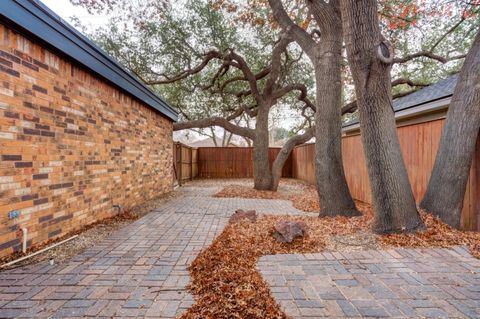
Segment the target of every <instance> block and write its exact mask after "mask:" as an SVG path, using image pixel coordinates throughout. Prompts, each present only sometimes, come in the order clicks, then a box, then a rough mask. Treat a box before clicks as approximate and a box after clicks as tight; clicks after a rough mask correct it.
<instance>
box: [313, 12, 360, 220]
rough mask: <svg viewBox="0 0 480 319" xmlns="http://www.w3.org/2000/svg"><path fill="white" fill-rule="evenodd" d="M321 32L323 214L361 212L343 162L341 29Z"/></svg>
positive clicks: (319, 177)
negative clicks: (348, 183) (350, 188)
mask: <svg viewBox="0 0 480 319" xmlns="http://www.w3.org/2000/svg"><path fill="white" fill-rule="evenodd" d="M333 24H334V25H332V27H334V26H335V25H336V26H337V28H335V29H336V30H335V31H333V30H332V31H328V30H327V32H322V35H323V34H325V35H326V36H324V37H322V46H321V47H319V48H318V49H317V52H316V57H315V61H314V66H315V79H316V83H317V85H316V87H317V91H316V100H317V110H316V112H315V126H316V134H315V177H316V181H317V191H318V197H319V202H320V216H339V215H341V216H357V215H360V213H359V212H358V210H357V209H356V207H355V202H354V201H353V198H352V196H351V194H350V191H349V189H348V185H347V181H346V178H345V172H344V169H343V162H342V136H341V135H342V123H341V114H340V112H341V105H342V104H341V98H342V96H341V94H342V93H341V92H342V79H341V69H340V61H341V58H342V55H341V54H342V52H341V50H342V33H341V24H340V21H338V22H337V23H333ZM322 31H323V30H322Z"/></svg>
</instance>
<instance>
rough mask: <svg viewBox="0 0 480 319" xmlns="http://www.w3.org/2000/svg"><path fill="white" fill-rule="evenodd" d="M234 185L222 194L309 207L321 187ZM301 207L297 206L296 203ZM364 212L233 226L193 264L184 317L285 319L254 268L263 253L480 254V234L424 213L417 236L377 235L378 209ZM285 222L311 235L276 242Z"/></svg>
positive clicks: (315, 201)
mask: <svg viewBox="0 0 480 319" xmlns="http://www.w3.org/2000/svg"><path fill="white" fill-rule="evenodd" d="M239 186H240V185H232V186H229V187H226V188H224V189H223V190H222V192H220V193H219V194H218V193H217V194H216V195H217V196H218V197H227V195H228V196H233V197H245V196H247V195H249V196H251V197H249V198H275V199H278V198H283V199H290V200H293V202H294V203H295V199H292V197H293V196H297V197H296V199H297V203H302V205H303V206H302V207H304V208H305V209H307V210H308V211H318V209H319V208H318V199H317V198H316V191H314V189H313V190H311V189H310V190H309V191H305V188H304V189H303V190H302V193H299V194H287V196H288V198H286V197H285V193H283V194H276V195H274V194H272V192H266V191H254V190H252V189H249V190H248V191H247V190H246V187H245V186H241V187H239ZM297 208H298V207H297ZM357 208H358V209H359V210H360V211H361V212H362V213H363V215H362V216H358V217H352V218H346V217H324V218H318V217H308V216H300V217H297V216H271V215H263V216H260V217H259V218H258V219H257V221H256V222H250V221H247V220H244V221H241V222H238V223H235V224H229V225H227V226H226V228H225V230H224V231H223V232H222V234H221V235H220V236H219V237H218V238H217V239H216V240H215V241H214V242H213V243H212V245H211V246H210V247H208V248H207V249H206V250H204V251H203V252H202V253H201V254H200V255H199V256H198V257H197V258H196V259H195V261H194V262H193V263H192V265H191V266H190V273H191V276H192V284H191V285H190V290H191V292H192V293H193V294H194V295H195V299H196V302H195V304H194V305H193V306H192V307H191V308H190V309H189V310H188V311H187V312H186V313H185V314H183V316H182V318H185V319H186V318H286V315H285V313H283V312H282V311H281V310H280V308H279V307H278V305H277V304H276V302H275V300H274V299H273V298H272V296H271V294H270V291H269V288H268V286H267V285H266V283H265V282H264V281H263V279H262V278H261V275H260V274H259V273H258V271H257V270H256V268H255V265H256V262H257V260H258V258H259V257H260V256H262V255H271V254H280V253H306V252H320V251H322V250H357V249H376V248H380V249H381V248H384V249H388V248H393V247H411V248H412V247H450V246H455V245H467V246H469V248H470V251H471V253H472V255H474V256H475V257H477V258H480V233H478V232H465V231H459V230H455V229H452V228H451V227H449V226H448V225H446V224H444V223H443V222H441V221H440V220H439V219H438V218H436V217H434V216H432V215H431V214H428V213H426V212H421V213H420V214H421V217H422V219H423V221H424V223H425V225H426V226H427V229H426V230H425V231H422V232H418V233H416V234H389V235H376V234H373V233H372V231H371V226H372V223H373V212H372V208H371V206H370V205H367V204H365V203H357ZM280 220H290V221H297V222H303V223H304V224H305V225H307V232H306V233H307V235H306V236H305V237H304V238H303V239H297V240H296V241H295V242H294V243H292V244H280V243H277V242H276V241H275V240H274V239H273V236H272V232H273V226H274V225H275V223H276V222H278V221H280Z"/></svg>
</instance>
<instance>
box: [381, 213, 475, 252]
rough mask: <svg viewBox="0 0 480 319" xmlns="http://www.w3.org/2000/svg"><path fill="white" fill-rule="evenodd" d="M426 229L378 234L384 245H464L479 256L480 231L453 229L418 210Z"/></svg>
mask: <svg viewBox="0 0 480 319" xmlns="http://www.w3.org/2000/svg"><path fill="white" fill-rule="evenodd" d="M420 215H421V217H422V220H423V222H424V223H425V226H426V227H427V229H426V230H425V231H420V232H417V233H412V234H403V233H402V234H389V235H382V236H379V240H380V243H381V244H382V245H383V246H386V247H451V246H455V245H466V246H468V247H469V248H470V252H471V253H472V255H473V256H475V257H477V258H480V232H471V231H460V230H457V229H453V228H451V227H450V226H448V225H447V224H445V223H444V222H442V221H441V220H440V219H438V218H437V217H435V216H433V215H432V214H429V213H426V212H423V211H422V212H420Z"/></svg>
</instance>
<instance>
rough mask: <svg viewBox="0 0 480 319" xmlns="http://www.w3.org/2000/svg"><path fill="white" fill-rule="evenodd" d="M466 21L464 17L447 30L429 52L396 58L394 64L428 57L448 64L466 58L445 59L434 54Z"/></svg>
mask: <svg viewBox="0 0 480 319" xmlns="http://www.w3.org/2000/svg"><path fill="white" fill-rule="evenodd" d="M464 21H465V18H464V17H462V18H460V20H459V21H458V22H457V23H455V24H454V25H453V26H452V27H451V28H450V29H448V30H447V32H445V33H444V34H442V35H441V36H440V37H439V38H438V39H437V41H435V43H434V44H433V45H432V46H431V48H430V49H429V50H424V51H419V52H416V53H413V54H408V55H406V56H404V57H402V58H395V59H393V63H405V62H408V61H411V60H413V59H416V58H419V57H426V58H429V59H432V60H436V61H438V62H440V63H447V62H449V61H454V60H459V59H463V58H465V57H466V56H467V55H466V54H460V55H456V56H452V57H444V56H441V55H438V54H435V53H433V52H434V51H435V49H436V48H437V47H438V45H439V44H440V43H441V42H442V41H443V40H444V39H445V38H446V37H447V36H448V35H449V34H451V33H452V32H454V31H455V30H456V29H457V28H458V27H459V26H460V25H461V24H462V23H463V22H464Z"/></svg>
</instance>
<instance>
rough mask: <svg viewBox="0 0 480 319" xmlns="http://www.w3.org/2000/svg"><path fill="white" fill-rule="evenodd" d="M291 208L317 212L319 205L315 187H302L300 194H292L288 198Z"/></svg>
mask: <svg viewBox="0 0 480 319" xmlns="http://www.w3.org/2000/svg"><path fill="white" fill-rule="evenodd" d="M288 199H289V200H291V201H292V205H293V207H295V208H296V209H299V210H301V211H304V212H319V211H320V203H319V201H318V193H317V190H316V189H315V186H304V187H303V190H302V192H301V193H294V194H291V195H289V196H288Z"/></svg>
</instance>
